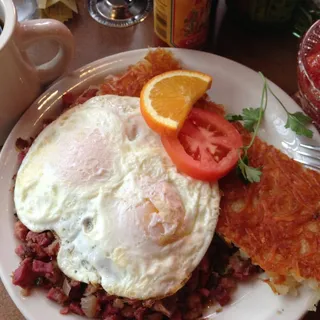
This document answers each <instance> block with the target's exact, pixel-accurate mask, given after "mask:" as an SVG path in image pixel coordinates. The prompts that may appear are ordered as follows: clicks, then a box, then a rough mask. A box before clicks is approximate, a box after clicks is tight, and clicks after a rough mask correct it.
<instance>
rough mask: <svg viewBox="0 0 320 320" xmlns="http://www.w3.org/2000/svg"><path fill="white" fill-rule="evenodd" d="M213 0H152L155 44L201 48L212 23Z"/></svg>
mask: <svg viewBox="0 0 320 320" xmlns="http://www.w3.org/2000/svg"><path fill="white" fill-rule="evenodd" d="M214 2H216V1H214ZM212 3H213V1H212V0H189V1H185V0H154V32H155V35H156V37H157V39H156V40H157V41H156V44H158V45H163V44H164V43H165V44H166V45H168V46H171V47H179V48H189V49H201V48H203V47H204V46H205V44H206V41H207V38H208V34H209V27H210V25H211V23H210V17H211V9H212ZM159 40H160V41H159Z"/></svg>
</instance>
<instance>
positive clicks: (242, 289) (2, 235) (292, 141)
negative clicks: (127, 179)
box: [0, 49, 320, 320]
mask: <svg viewBox="0 0 320 320" xmlns="http://www.w3.org/2000/svg"><path fill="white" fill-rule="evenodd" d="M172 50H173V52H174V55H175V57H177V58H178V59H180V60H181V62H182V64H183V65H184V66H185V67H187V68H188V69H194V70H198V71H202V72H206V73H208V74H210V75H212V77H213V79H214V82H213V85H212V89H211V90H210V91H209V95H210V97H211V98H212V100H214V101H215V102H217V103H221V104H224V105H225V107H226V109H227V110H228V112H233V113H240V112H241V110H242V109H243V108H245V107H258V106H259V101H260V96H261V90H262V81H261V78H260V77H259V75H258V74H257V73H256V72H254V71H252V70H250V69H248V68H246V67H244V66H242V65H240V64H238V63H235V62H233V61H230V60H227V59H225V58H222V57H219V56H216V55H212V54H208V53H204V52H198V51H190V50H189V51H187V50H181V49H172ZM146 53H147V49H143V50H137V51H131V52H125V53H121V54H117V55H114V56H110V57H107V58H104V59H101V60H99V61H96V62H93V63H91V64H89V65H87V66H84V67H83V68H81V69H79V70H77V71H75V72H73V73H71V74H69V75H68V76H66V77H64V78H63V79H61V80H59V81H57V82H56V83H55V84H54V85H52V86H51V87H50V88H49V89H48V90H47V91H46V92H45V93H44V94H43V95H42V96H41V97H39V99H38V100H37V101H35V102H34V104H33V105H32V106H31V107H30V109H29V110H28V111H27V112H26V113H25V114H24V115H23V116H22V118H21V119H20V121H19V122H18V123H17V125H16V126H15V128H14V129H13V130H12V132H11V134H10V135H9V137H8V139H7V141H6V143H5V145H4V147H3V149H2V152H1V156H0V191H1V198H0V208H1V213H0V214H1V224H0V261H1V262H0V276H1V278H2V281H3V283H4V285H5V287H6V289H7V290H8V292H9V294H10V296H11V298H12V299H13V301H14V302H15V304H16V305H17V306H18V308H19V309H20V311H21V312H22V313H23V314H24V316H25V317H26V318H27V319H28V320H43V319H44V318H45V319H46V320H66V319H70V320H71V319H72V320H75V319H80V318H79V317H77V316H74V315H70V316H67V318H66V316H62V315H60V314H59V306H58V305H56V304H55V303H52V302H50V301H49V300H47V299H46V298H45V295H44V294H43V293H42V292H34V293H33V294H32V295H31V296H30V297H27V298H24V297H22V296H21V295H20V289H19V288H18V287H15V286H13V285H12V284H11V273H12V271H13V270H15V269H16V267H17V266H18V264H19V261H20V260H19V258H18V257H17V256H16V255H15V253H14V249H15V247H16V245H17V240H16V239H15V237H14V234H13V221H14V219H13V199H12V193H11V191H10V188H11V186H12V176H13V175H14V174H15V172H16V170H17V152H16V150H15V147H14V146H15V141H16V139H17V138H18V137H22V138H28V137H30V136H33V135H34V134H35V132H38V131H39V128H40V126H41V122H42V120H43V119H45V118H47V117H50V116H53V115H55V114H57V112H58V110H59V108H60V106H61V97H62V95H63V94H64V93H65V92H67V91H72V92H75V93H80V92H81V91H82V90H84V89H85V88H87V87H88V86H89V85H90V84H93V83H99V82H101V81H102V79H103V78H104V77H105V76H106V75H108V74H115V73H118V72H120V71H123V70H124V69H125V68H127V67H128V66H129V65H131V64H134V63H136V62H137V61H138V60H140V59H142V58H143V57H144V56H145V54H146ZM271 87H272V89H273V90H274V92H275V93H276V95H277V96H278V97H279V98H280V99H281V100H282V102H283V103H284V104H285V105H286V106H287V108H288V110H290V111H293V112H294V111H298V110H299V107H298V106H297V105H296V104H295V102H294V101H293V100H292V99H291V98H290V97H289V96H288V95H287V94H286V93H284V92H283V91H282V90H281V89H279V88H278V87H276V86H275V85H273V84H271ZM285 119H286V116H285V113H284V111H283V110H282V109H281V107H280V106H279V105H278V104H277V103H276V101H275V100H274V99H273V98H271V97H270V98H269V104H268V112H267V113H266V116H265V120H264V123H263V127H262V128H261V130H260V136H261V138H263V139H264V140H266V141H267V142H269V143H271V144H273V145H275V146H276V147H277V148H279V149H281V150H282V151H284V152H286V153H288V154H289V155H290V156H293V155H294V152H290V151H289V150H288V149H287V148H286V146H288V145H289V146H291V148H293V149H297V148H298V144H299V140H298V138H297V137H296V136H295V134H293V133H292V132H291V131H290V130H287V129H285V128H284V124H285ZM314 131H315V130H314ZM314 136H315V137H314V140H315V141H314V143H316V144H319V142H320V138H319V134H318V133H317V132H316V131H315V135H314ZM35 174H37V173H36V172H35ZM311 299H312V293H311V292H310V291H309V290H308V289H306V288H303V289H302V290H301V291H300V295H299V296H298V297H279V296H276V295H274V294H273V293H272V291H271V290H270V288H269V287H268V286H267V285H266V284H265V283H263V282H262V281H259V280H255V281H251V282H247V283H244V284H242V285H240V286H239V288H238V290H237V291H236V292H235V294H234V295H233V300H232V303H231V304H230V305H228V306H226V307H224V308H223V310H222V312H220V313H218V314H215V313H214V312H213V311H212V310H211V311H209V310H207V314H211V317H212V318H214V319H218V320H232V319H235V320H276V319H281V320H295V319H299V318H300V317H301V316H303V314H304V313H305V312H306V310H307V309H308V307H309V306H310V301H311Z"/></svg>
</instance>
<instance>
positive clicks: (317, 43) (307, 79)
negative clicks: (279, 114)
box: [298, 20, 320, 131]
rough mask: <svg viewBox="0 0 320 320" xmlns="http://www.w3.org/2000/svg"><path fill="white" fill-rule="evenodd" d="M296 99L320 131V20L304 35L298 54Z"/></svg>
mask: <svg viewBox="0 0 320 320" xmlns="http://www.w3.org/2000/svg"><path fill="white" fill-rule="evenodd" d="M298 86H299V92H298V99H299V102H300V105H301V107H302V109H303V110H304V112H305V113H306V114H307V115H308V116H309V117H311V118H312V120H313V124H314V125H315V126H316V127H317V129H318V130H319V131H320V20H318V21H317V22H315V23H314V24H313V25H312V26H311V27H310V29H309V30H308V31H307V32H306V34H305V35H304V37H303V39H302V41H301V43H300V49H299V53H298Z"/></svg>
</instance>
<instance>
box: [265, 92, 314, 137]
mask: <svg viewBox="0 0 320 320" xmlns="http://www.w3.org/2000/svg"><path fill="white" fill-rule="evenodd" d="M268 89H269V91H270V93H271V94H272V95H273V97H274V98H275V99H276V100H277V101H278V103H279V104H280V106H281V107H282V108H283V110H284V111H285V112H286V114H287V123H286V125H285V128H287V129H288V128H290V129H291V130H292V131H293V132H295V133H296V134H297V135H299V136H305V137H307V138H312V137H313V132H312V131H311V130H310V129H308V128H306V126H307V125H308V124H310V123H311V122H312V119H311V118H310V117H308V116H307V115H305V114H304V113H302V112H300V111H299V112H294V113H291V112H289V111H288V110H287V108H286V107H285V106H284V104H283V103H282V101H281V100H280V99H279V98H278V97H277V96H276V95H275V93H274V92H273V91H272V90H271V88H270V87H269V86H268Z"/></svg>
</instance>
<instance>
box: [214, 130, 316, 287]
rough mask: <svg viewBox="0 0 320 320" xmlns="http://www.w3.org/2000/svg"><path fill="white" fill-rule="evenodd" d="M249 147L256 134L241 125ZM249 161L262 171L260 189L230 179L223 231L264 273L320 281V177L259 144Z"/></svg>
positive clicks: (224, 185)
mask: <svg viewBox="0 0 320 320" xmlns="http://www.w3.org/2000/svg"><path fill="white" fill-rule="evenodd" d="M237 128H238V130H239V131H240V133H241V134H242V137H243V140H244V143H245V144H246V143H248V142H249V140H250V134H249V133H248V132H246V131H245V130H244V129H243V128H242V127H241V126H240V125H239V124H237ZM249 161H250V163H251V165H252V166H254V167H262V176H261V181H260V182H259V183H252V184H244V183H243V182H242V181H241V180H240V179H239V178H238V177H237V176H236V174H235V172H232V173H230V174H229V175H228V176H227V177H225V178H224V179H222V180H221V181H220V188H221V190H222V192H223V197H222V201H221V204H220V206H221V212H220V217H219V222H218V226H217V231H218V233H219V234H221V235H222V236H223V237H224V238H226V239H227V240H229V241H232V242H233V243H234V244H235V245H236V246H238V247H240V248H241V250H243V251H244V252H245V253H246V254H247V255H248V256H249V257H250V258H251V259H252V261H253V263H255V264H258V265H259V266H260V267H261V268H262V269H264V270H265V271H267V272H268V273H269V274H270V273H275V274H276V275H278V279H277V281H279V283H280V282H281V279H282V280H283V281H285V276H287V275H292V276H293V277H294V278H295V279H297V280H299V279H301V278H305V279H309V278H312V279H316V280H318V281H320V268H319V266H320V174H319V173H318V172H315V171H312V170H309V169H305V168H304V167H303V166H302V165H300V164H299V163H298V162H296V161H294V160H292V159H290V158H289V157H288V156H286V155H285V154H283V153H282V152H280V151H279V150H277V149H276V148H274V147H273V146H270V145H268V144H266V143H265V142H263V141H262V140H260V139H256V140H255V143H254V145H253V147H252V148H251V149H250V150H249Z"/></svg>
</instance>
